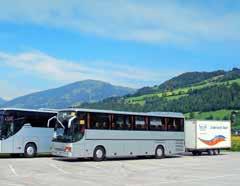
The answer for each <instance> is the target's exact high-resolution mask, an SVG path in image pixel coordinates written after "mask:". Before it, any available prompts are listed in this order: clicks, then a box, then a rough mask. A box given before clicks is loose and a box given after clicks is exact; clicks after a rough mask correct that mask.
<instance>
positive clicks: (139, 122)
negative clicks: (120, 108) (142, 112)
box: [135, 116, 146, 130]
mask: <svg viewBox="0 0 240 186" xmlns="http://www.w3.org/2000/svg"><path fill="white" fill-rule="evenodd" d="M145 122H146V120H145V118H144V116H135V130H146V124H145Z"/></svg>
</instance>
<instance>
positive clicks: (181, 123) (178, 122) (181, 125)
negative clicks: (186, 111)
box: [175, 118, 184, 132]
mask: <svg viewBox="0 0 240 186" xmlns="http://www.w3.org/2000/svg"><path fill="white" fill-rule="evenodd" d="M175 125H176V129H175V131H181V132H183V131H184V119H182V118H176V119H175Z"/></svg>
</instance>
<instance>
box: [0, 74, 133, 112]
mask: <svg viewBox="0 0 240 186" xmlns="http://www.w3.org/2000/svg"><path fill="white" fill-rule="evenodd" d="M134 92H135V89H132V88H128V87H123V86H115V85H112V84H110V83H106V82H103V81H97V80H89V79H88V80H83V81H77V82H74V83H70V84H67V85H64V86H61V87H58V88H53V89H49V90H44V91H39V92H35V93H31V94H28V95H25V96H21V97H18V98H15V99H13V100H10V101H8V102H6V103H4V104H3V105H2V106H4V107H21V108H44V107H45V108H64V107H70V106H73V105H74V104H79V103H81V102H96V101H100V100H102V99H104V98H108V97H115V96H123V95H126V94H131V93H134Z"/></svg>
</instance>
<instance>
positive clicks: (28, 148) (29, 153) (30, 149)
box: [24, 143, 37, 158]
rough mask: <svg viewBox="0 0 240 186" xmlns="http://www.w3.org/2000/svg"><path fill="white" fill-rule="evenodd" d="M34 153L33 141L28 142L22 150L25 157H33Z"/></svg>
mask: <svg viewBox="0 0 240 186" xmlns="http://www.w3.org/2000/svg"><path fill="white" fill-rule="evenodd" d="M36 153H37V148H36V145H35V144H34V143H28V144H27V145H26V146H25V150H24V157H25V158H33V157H34V156H36Z"/></svg>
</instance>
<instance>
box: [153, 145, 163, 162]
mask: <svg viewBox="0 0 240 186" xmlns="http://www.w3.org/2000/svg"><path fill="white" fill-rule="evenodd" d="M164 157H165V152H164V148H163V146H161V145H160V146H157V148H156V150H155V158H156V159H162V158H164Z"/></svg>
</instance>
